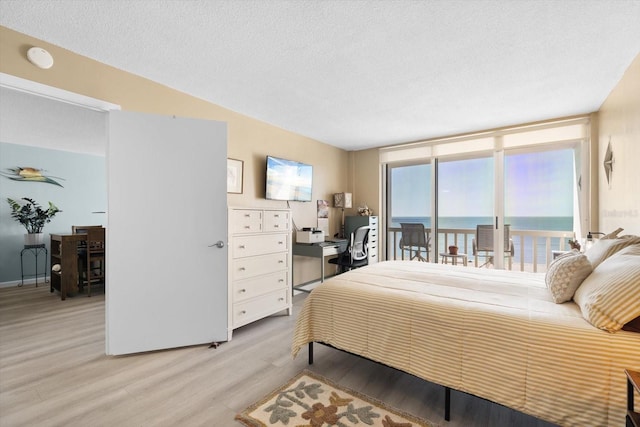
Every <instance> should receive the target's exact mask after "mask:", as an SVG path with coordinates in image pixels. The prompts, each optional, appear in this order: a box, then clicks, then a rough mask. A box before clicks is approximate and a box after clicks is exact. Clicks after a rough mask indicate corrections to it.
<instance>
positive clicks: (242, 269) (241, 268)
mask: <svg viewBox="0 0 640 427" xmlns="http://www.w3.org/2000/svg"><path fill="white" fill-rule="evenodd" d="M238 270H240V271H245V270H246V268H244V267H240V268H239V269H238Z"/></svg>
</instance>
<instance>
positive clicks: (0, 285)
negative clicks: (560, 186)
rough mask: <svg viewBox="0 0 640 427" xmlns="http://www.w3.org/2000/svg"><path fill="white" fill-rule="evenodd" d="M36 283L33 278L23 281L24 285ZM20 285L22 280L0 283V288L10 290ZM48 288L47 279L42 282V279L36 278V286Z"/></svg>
mask: <svg viewBox="0 0 640 427" xmlns="http://www.w3.org/2000/svg"><path fill="white" fill-rule="evenodd" d="M35 283H36V279H35V278H31V279H24V284H25V285H34V284H35ZM21 285H22V280H10V281H8V282H0V288H11V287H14V286H21ZM43 285H46V286H49V279H47V281H46V282H45V281H44V278H43V277H39V278H38V286H43Z"/></svg>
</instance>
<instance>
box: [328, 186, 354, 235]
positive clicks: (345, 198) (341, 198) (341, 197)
mask: <svg viewBox="0 0 640 427" xmlns="http://www.w3.org/2000/svg"><path fill="white" fill-rule="evenodd" d="M351 200H352V197H351V193H335V194H334V195H333V206H334V207H336V208H342V222H340V234H339V235H338V237H339V238H341V239H344V238H345V235H344V210H345V208H347V209H349V208H351V207H352V202H351Z"/></svg>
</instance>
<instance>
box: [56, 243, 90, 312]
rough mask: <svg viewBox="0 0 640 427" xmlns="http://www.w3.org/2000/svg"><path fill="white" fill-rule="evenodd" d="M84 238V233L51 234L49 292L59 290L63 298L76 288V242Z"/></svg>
mask: <svg viewBox="0 0 640 427" xmlns="http://www.w3.org/2000/svg"><path fill="white" fill-rule="evenodd" d="M86 239H87V235H86V234H51V252H50V258H51V264H50V265H51V292H53V291H54V289H55V290H57V291H59V292H60V297H61V298H62V299H63V300H64V299H66V298H67V294H69V293H71V292H75V291H76V290H77V289H78V243H80V242H84V241H86ZM56 264H57V265H59V266H60V270H59V271H55V270H56V268H55V267H54V266H55V265H56Z"/></svg>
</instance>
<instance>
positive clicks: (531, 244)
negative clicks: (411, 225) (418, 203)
mask: <svg viewBox="0 0 640 427" xmlns="http://www.w3.org/2000/svg"><path fill="white" fill-rule="evenodd" d="M388 230H389V231H388V236H387V259H409V253H408V252H407V251H404V253H403V251H402V249H400V246H399V243H400V238H401V237H402V232H401V229H400V228H390V229H388ZM425 231H426V234H427V238H429V237H430V236H431V230H430V229H425ZM475 236H476V230H475V229H463V228H441V229H440V230H439V232H438V240H439V245H438V246H439V247H438V251H437V253H440V252H446V251H447V250H445V248H448V247H449V246H451V245H455V246H457V247H458V252H461V253H465V254H467V256H468V259H469V263H468V265H469V266H474V265H475V262H474V256H473V244H472V240H473V239H474V238H475ZM509 237H510V238H511V240H512V241H513V246H514V256H513V260H512V269H513V270H520V271H530V272H534V273H536V272H546V271H547V268H548V266H549V264H550V263H551V261H553V253H554V251H567V250H569V249H570V248H569V245H568V243H567V241H568V239H573V238H574V233H573V231H553V230H513V229H511V230H510V232H509ZM431 243H432V244H433V239H431ZM429 260H431V258H429ZM482 263H484V261H482ZM482 263H480V265H481V264H482ZM506 265H507V263H505V266H506Z"/></svg>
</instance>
